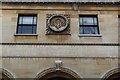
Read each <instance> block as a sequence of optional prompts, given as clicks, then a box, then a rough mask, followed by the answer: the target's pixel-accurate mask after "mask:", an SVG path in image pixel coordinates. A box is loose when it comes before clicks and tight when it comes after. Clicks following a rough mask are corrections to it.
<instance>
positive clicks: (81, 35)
mask: <svg viewBox="0 0 120 80" xmlns="http://www.w3.org/2000/svg"><path fill="white" fill-rule="evenodd" d="M78 36H79V37H102V35H101V34H79V35H78Z"/></svg>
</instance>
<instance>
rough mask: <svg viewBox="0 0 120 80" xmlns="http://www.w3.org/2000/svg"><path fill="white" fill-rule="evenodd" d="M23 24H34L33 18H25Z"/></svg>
mask: <svg viewBox="0 0 120 80" xmlns="http://www.w3.org/2000/svg"><path fill="white" fill-rule="evenodd" d="M23 24H33V17H23Z"/></svg>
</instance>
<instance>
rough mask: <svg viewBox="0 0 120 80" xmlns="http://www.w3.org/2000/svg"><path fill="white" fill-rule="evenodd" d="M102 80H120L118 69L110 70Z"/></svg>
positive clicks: (119, 70) (119, 69)
mask: <svg viewBox="0 0 120 80" xmlns="http://www.w3.org/2000/svg"><path fill="white" fill-rule="evenodd" d="M102 80H120V68H117V69H113V70H110V71H109V72H107V73H106V74H105V76H104V77H103V79H102Z"/></svg>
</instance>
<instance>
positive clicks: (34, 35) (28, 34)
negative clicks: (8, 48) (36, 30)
mask: <svg viewBox="0 0 120 80" xmlns="http://www.w3.org/2000/svg"><path fill="white" fill-rule="evenodd" d="M14 36H38V34H15V35H14Z"/></svg>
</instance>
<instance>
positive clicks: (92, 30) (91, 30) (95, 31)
mask: <svg viewBox="0 0 120 80" xmlns="http://www.w3.org/2000/svg"><path fill="white" fill-rule="evenodd" d="M80 33H81V34H98V28H97V27H80Z"/></svg>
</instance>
